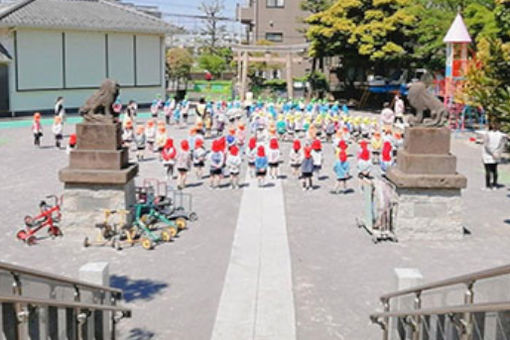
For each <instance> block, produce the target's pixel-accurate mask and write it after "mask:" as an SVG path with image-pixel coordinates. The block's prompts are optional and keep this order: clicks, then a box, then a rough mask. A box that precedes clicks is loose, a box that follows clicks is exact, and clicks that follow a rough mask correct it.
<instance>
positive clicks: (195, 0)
mask: <svg viewBox="0 0 510 340" xmlns="http://www.w3.org/2000/svg"><path fill="white" fill-rule="evenodd" d="M202 1H205V2H207V1H208V0H125V1H124V2H132V3H135V4H139V5H154V6H158V7H159V9H160V10H161V11H162V12H168V13H177V14H201V13H200V11H199V10H198V6H199V5H200V3H201V2H202ZM223 1H224V4H225V11H224V13H223V15H224V16H226V17H231V18H235V8H236V3H237V2H239V3H244V0H223ZM165 19H166V20H168V21H170V22H171V23H174V24H176V25H177V26H184V27H186V28H189V29H194V28H196V27H197V26H200V20H197V19H192V18H176V17H165Z"/></svg>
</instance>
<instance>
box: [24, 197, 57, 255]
mask: <svg viewBox="0 0 510 340" xmlns="http://www.w3.org/2000/svg"><path fill="white" fill-rule="evenodd" d="M46 198H52V199H54V200H55V203H54V204H53V205H48V203H46V201H41V202H40V203H39V209H40V214H39V215H37V216H35V217H32V216H25V225H26V226H25V229H21V230H19V231H18V232H17V233H16V237H17V238H18V240H21V241H23V242H25V243H26V244H27V245H29V246H31V245H33V244H35V243H36V242H37V238H36V237H35V234H36V233H37V232H38V231H39V230H41V229H42V228H44V227H48V235H49V236H50V237H51V238H55V237H57V236H62V231H61V230H60V228H59V227H57V226H56V223H58V222H59V221H60V218H61V214H60V204H61V203H62V199H60V202H59V199H58V197H57V196H55V195H50V196H46Z"/></svg>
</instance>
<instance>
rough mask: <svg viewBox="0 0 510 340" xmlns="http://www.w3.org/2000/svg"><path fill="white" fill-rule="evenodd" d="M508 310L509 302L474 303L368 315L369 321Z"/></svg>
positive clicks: (509, 307) (509, 308)
mask: <svg viewBox="0 0 510 340" xmlns="http://www.w3.org/2000/svg"><path fill="white" fill-rule="evenodd" d="M508 310H510V301H505V302H493V303H474V304H464V305H457V306H446V307H440V308H424V309H417V310H407V311H395V312H381V313H374V314H371V315H370V319H372V320H376V319H378V318H391V317H405V316H424V315H442V314H460V313H480V312H501V311H508Z"/></svg>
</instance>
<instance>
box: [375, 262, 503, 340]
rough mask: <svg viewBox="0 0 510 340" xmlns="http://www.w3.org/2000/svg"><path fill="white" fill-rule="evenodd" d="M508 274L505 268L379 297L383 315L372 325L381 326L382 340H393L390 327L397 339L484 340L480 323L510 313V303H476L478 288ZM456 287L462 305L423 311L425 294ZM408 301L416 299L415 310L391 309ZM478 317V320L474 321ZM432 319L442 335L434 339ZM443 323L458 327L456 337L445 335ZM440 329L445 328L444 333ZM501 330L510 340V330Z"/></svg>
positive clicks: (380, 314) (379, 315)
mask: <svg viewBox="0 0 510 340" xmlns="http://www.w3.org/2000/svg"><path fill="white" fill-rule="evenodd" d="M509 274H510V265H505V266H501V267H496V268H492V269H488V270H483V271H479V272H474V273H471V274H466V275H461V276H457V277H453V278H449V279H446V280H441V281H436V282H432V283H428V284H424V285H419V286H416V287H412V288H408V289H403V290H399V291H396V292H392V293H389V294H385V295H382V296H381V297H380V301H381V303H382V306H383V310H384V311H383V312H381V313H374V314H372V315H370V319H371V321H372V322H373V323H375V324H378V325H379V326H380V327H381V328H382V330H383V337H382V338H383V340H388V339H390V326H391V325H394V326H395V327H394V328H395V329H396V330H395V334H397V336H396V337H397V338H398V339H412V340H420V339H436V338H437V339H445V340H446V339H450V338H451V339H461V340H476V339H484V337H483V325H482V326H481V325H480V323H483V322H484V321H483V318H485V317H486V316H487V315H489V313H500V312H507V313H508V312H510V301H495V302H488V303H475V300H474V298H475V288H476V284H477V283H478V282H480V281H481V280H485V279H491V278H496V277H501V276H503V275H509ZM457 285H463V286H464V292H463V295H464V296H463V300H464V301H462V302H463V304H459V305H456V306H441V307H437V308H422V302H423V293H424V292H429V291H433V290H440V289H445V288H448V287H452V286H457ZM508 290H509V291H510V286H509V287H508ZM405 297H413V309H410V310H396V311H391V308H390V307H391V306H392V300H393V299H401V298H405ZM460 302H461V301H459V303H460ZM475 314H476V318H475V317H474V316H475ZM493 316H494V315H491V317H493ZM438 317H441V318H442V319H440V321H437V318H438ZM445 317H447V318H445ZM432 318H434V319H435V322H436V324H437V322H440V323H441V324H439V325H438V326H437V325H436V331H437V332H438V333H439V332H440V331H442V334H439V335H437V336H432V335H431V333H432V331H431V330H430V327H428V326H430V320H431V319H432ZM496 318H497V321H498V322H500V323H501V320H500V318H499V315H496ZM391 319H393V320H395V321H396V322H395V323H394V324H390V320H391ZM444 320H448V322H450V324H451V325H453V326H454V327H455V330H456V331H455V335H452V336H451V337H449V336H448V335H447V334H445V329H446V326H445V322H444ZM508 322H509V324H510V320H508ZM427 327H428V328H427ZM441 327H443V328H442V329H441ZM499 327H500V328H501V329H500V330H499V331H498V332H499V333H503V337H500V338H502V339H510V330H509V331H506V330H503V328H505V327H503V326H501V325H500V326H499ZM475 331H476V332H475ZM499 333H498V334H499ZM507 333H508V334H507ZM392 334H394V333H392ZM452 334H453V333H452ZM391 338H394V337H391ZM496 338H497V337H495V339H496ZM498 339H499V337H498Z"/></svg>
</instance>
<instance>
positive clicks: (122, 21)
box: [0, 0, 175, 34]
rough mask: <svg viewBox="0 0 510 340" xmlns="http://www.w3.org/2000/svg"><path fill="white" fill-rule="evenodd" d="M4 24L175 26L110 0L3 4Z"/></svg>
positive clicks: (135, 29) (0, 18) (123, 28)
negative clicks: (4, 6) (4, 5)
mask: <svg viewBox="0 0 510 340" xmlns="http://www.w3.org/2000/svg"><path fill="white" fill-rule="evenodd" d="M0 27H33V28H52V29H77V30H93V31H119V32H132V33H159V34H164V33H169V32H172V31H174V30H175V27H174V26H172V25H170V24H169V23H167V22H165V21H164V20H161V19H159V18H156V17H154V16H151V15H149V14H146V13H142V12H140V11H137V10H136V9H134V8H132V7H129V6H125V5H122V4H119V3H117V2H114V1H110V0H23V1H20V2H17V3H14V4H12V5H11V6H9V7H7V8H5V9H4V8H1V7H0Z"/></svg>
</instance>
